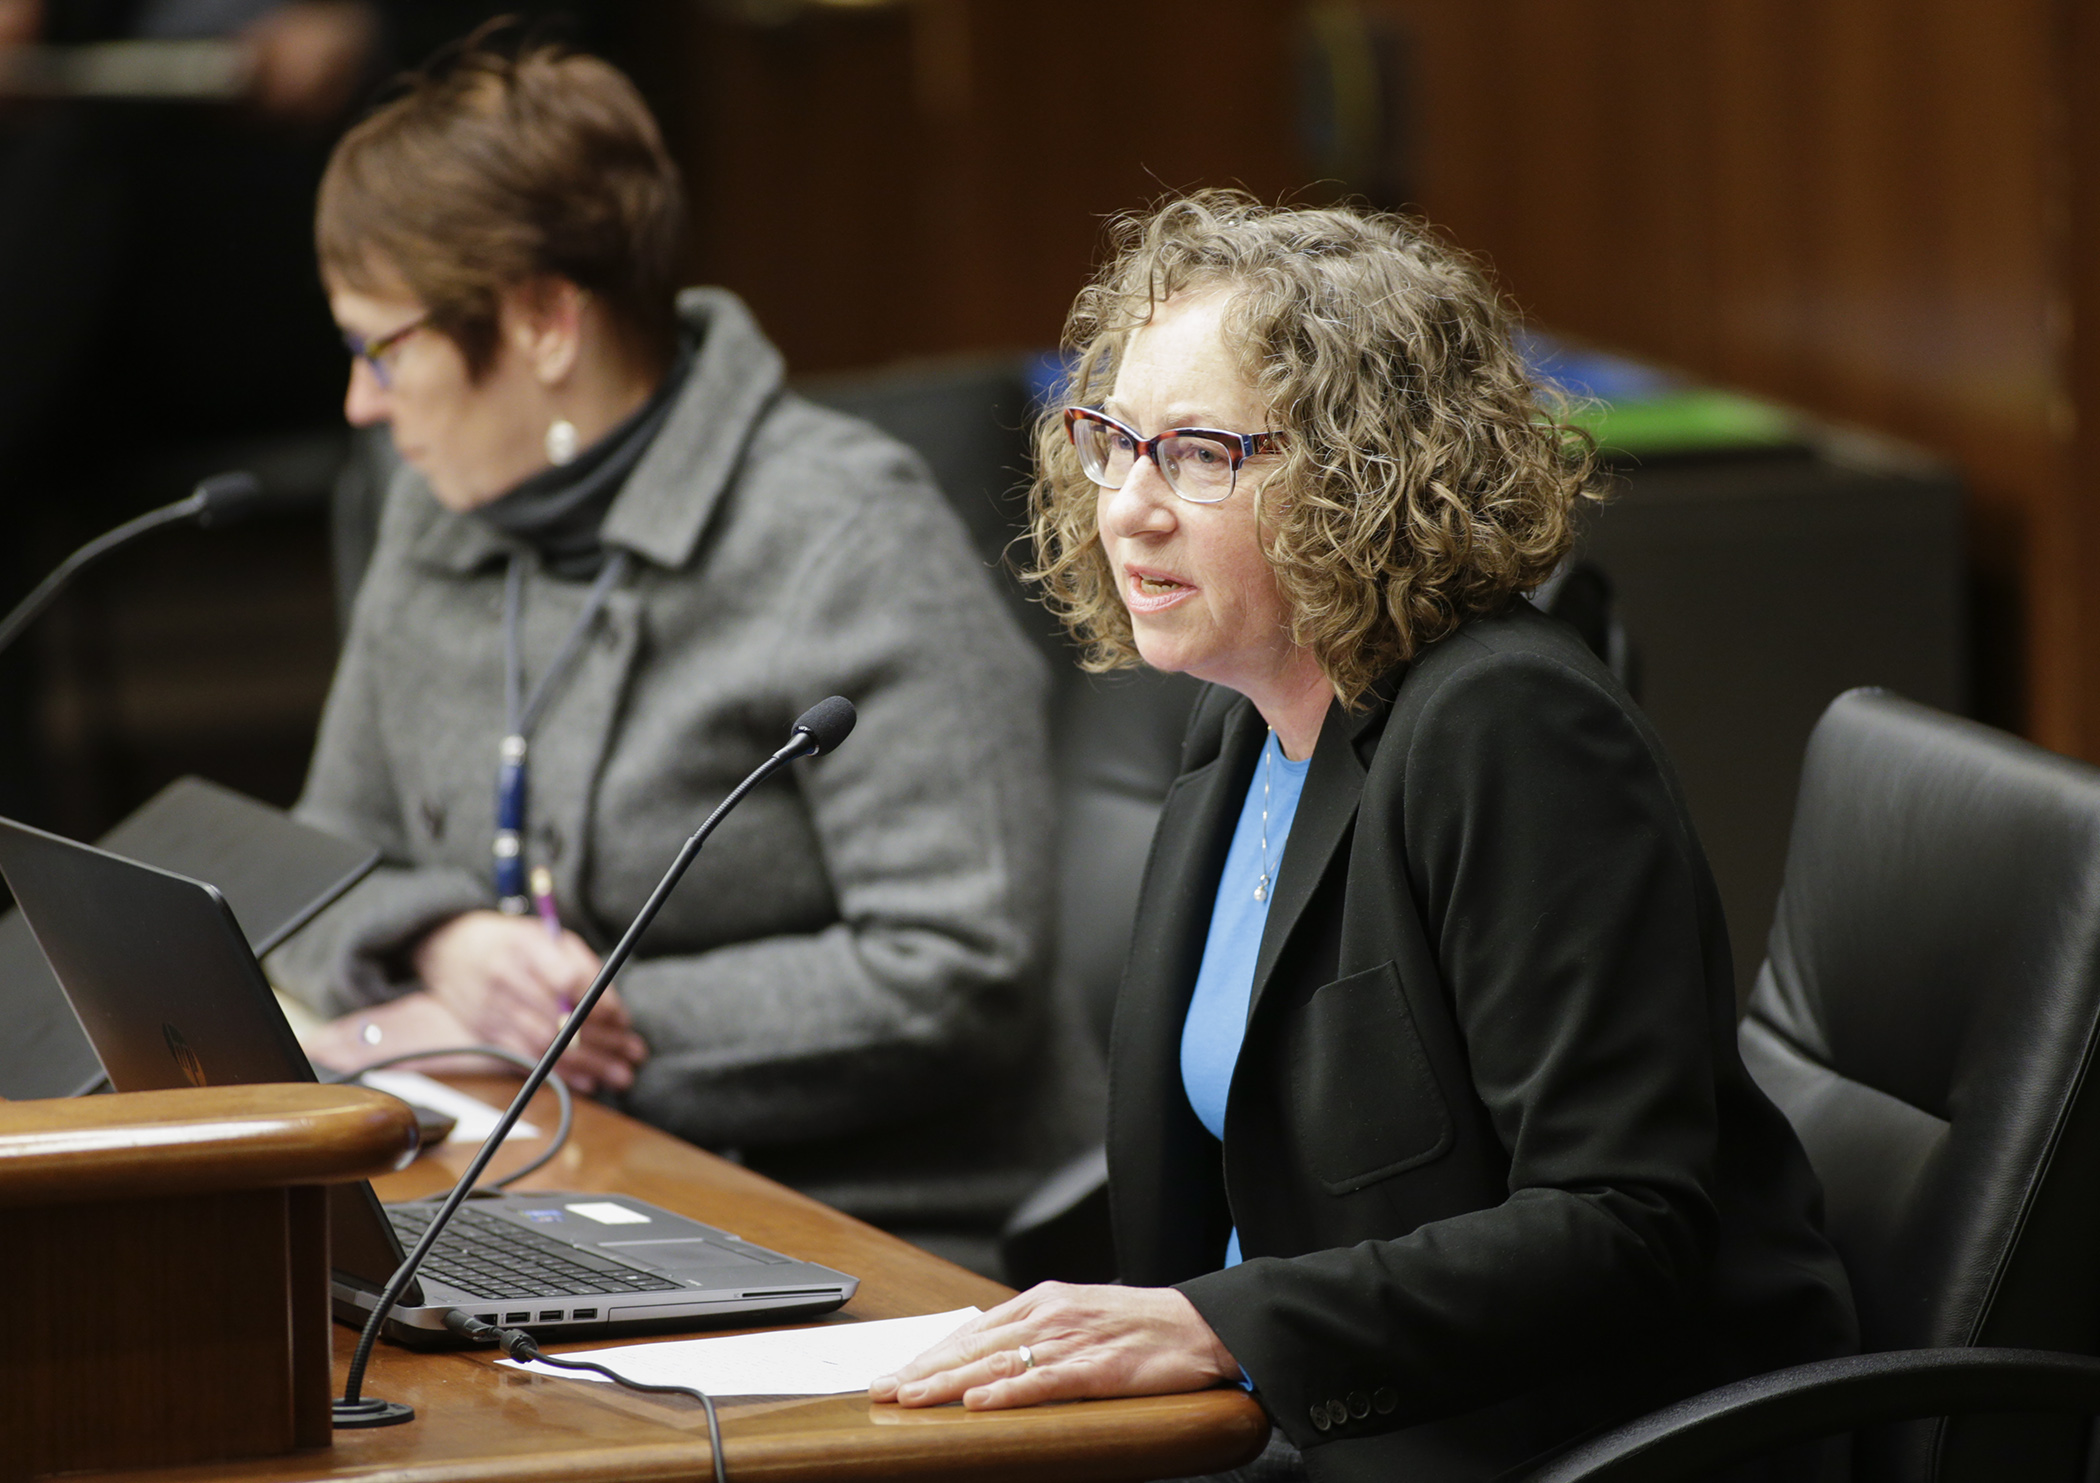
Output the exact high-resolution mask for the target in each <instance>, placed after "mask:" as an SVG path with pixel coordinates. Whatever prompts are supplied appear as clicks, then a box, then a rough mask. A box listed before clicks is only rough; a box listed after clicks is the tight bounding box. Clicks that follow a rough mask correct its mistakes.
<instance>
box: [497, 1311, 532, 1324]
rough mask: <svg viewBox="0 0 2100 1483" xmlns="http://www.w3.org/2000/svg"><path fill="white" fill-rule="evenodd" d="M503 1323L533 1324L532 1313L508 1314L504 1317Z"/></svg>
mask: <svg viewBox="0 0 2100 1483" xmlns="http://www.w3.org/2000/svg"><path fill="white" fill-rule="evenodd" d="M503 1321H504V1322H505V1323H530V1322H532V1315H531V1314H530V1313H506V1314H504V1315H503Z"/></svg>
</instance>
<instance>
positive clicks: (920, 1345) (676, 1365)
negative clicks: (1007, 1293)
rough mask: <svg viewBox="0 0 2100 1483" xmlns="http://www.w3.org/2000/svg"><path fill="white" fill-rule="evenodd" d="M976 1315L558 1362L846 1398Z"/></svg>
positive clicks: (737, 1388) (653, 1380)
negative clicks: (581, 1362)
mask: <svg viewBox="0 0 2100 1483" xmlns="http://www.w3.org/2000/svg"><path fill="white" fill-rule="evenodd" d="M981 1311H982V1310H980V1309H977V1308H958V1309H956V1310H955V1311H954V1312H953V1313H928V1314H925V1315H923V1316H922V1317H918V1318H879V1319H873V1320H871V1321H869V1322H867V1323H827V1324H820V1325H818V1326H817V1327H815V1328H801V1329H776V1330H774V1331H773V1332H771V1333H765V1334H737V1335H734V1336H733V1337H730V1338H727V1339H673V1340H671V1341H669V1342H668V1343H662V1344H627V1345H622V1346H621V1347H619V1348H617V1349H580V1350H574V1351H571V1352H569V1353H565V1354H563V1355H562V1356H561V1357H562V1358H563V1359H590V1360H596V1361H597V1362H598V1363H599V1364H602V1365H610V1366H611V1367H612V1368H613V1369H615V1370H618V1371H619V1372H620V1373H621V1374H622V1375H625V1376H627V1377H628V1378H629V1379H631V1380H639V1381H641V1382H642V1383H643V1384H645V1385H690V1386H691V1387H692V1388H693V1389H695V1390H704V1391H706V1392H707V1393H708V1394H709V1395H712V1396H728V1395H844V1394H845V1393H847V1392H848V1391H855V1390H866V1389H867V1388H868V1382H869V1381H871V1380H873V1379H874V1378H875V1377H876V1376H877V1375H888V1374H892V1373H894V1372H895V1371H896V1370H897V1368H898V1367H899V1366H900V1365H904V1364H907V1363H909V1362H910V1361H912V1360H914V1359H917V1358H918V1357H919V1356H920V1355H921V1354H924V1353H925V1352H926V1351H927V1350H929V1349H931V1348H932V1347H933V1346H934V1345H936V1344H938V1343H940V1341H941V1340H943V1339H945V1338H947V1337H948V1336H949V1335H950V1334H952V1333H954V1332H955V1331H956V1330H957V1329H959V1328H961V1327H962V1326H963V1325H964V1324H966V1323H968V1322H969V1321H970V1320H971V1319H973V1318H976V1317H977V1316H978V1315H979V1314H980V1312H981ZM499 1363H502V1364H506V1365H509V1366H510V1367H511V1368H512V1369H514V1370H530V1371H532V1373H533V1374H535V1375H546V1376H549V1377H551V1378H553V1379H556V1380H599V1381H603V1382H604V1383H605V1384H607V1385H610V1384H612V1383H613V1382H612V1381H610V1380H606V1379H605V1377H604V1376H603V1375H594V1374H592V1373H591V1372H590V1371H588V1370H557V1369H555V1368H554V1367H553V1366H552V1365H540V1364H529V1365H521V1364H519V1363H518V1362H517V1361H516V1360H514V1359H506V1360H502V1361H499Z"/></svg>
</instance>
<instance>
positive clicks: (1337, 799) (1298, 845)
mask: <svg viewBox="0 0 2100 1483" xmlns="http://www.w3.org/2000/svg"><path fill="white" fill-rule="evenodd" d="M1365 719H1366V718H1365V717H1364V716H1362V715H1361V714H1359V715H1357V716H1351V715H1350V714H1349V713H1348V712H1346V711H1344V710H1343V709H1342V708H1341V705H1340V704H1339V703H1336V704H1334V705H1330V706H1329V707H1328V708H1327V720H1326V722H1325V723H1324V724H1323V725H1322V726H1321V728H1320V740H1319V742H1318V743H1317V744H1316V745H1315V746H1314V748H1313V758H1312V766H1311V767H1310V768H1309V769H1307V771H1306V774H1305V791H1304V792H1303V793H1301V794H1299V796H1298V813H1297V816H1296V817H1295V818H1293V819H1292V821H1291V837H1290V839H1289V840H1288V841H1287V842H1286V843H1285V845H1284V848H1283V864H1282V865H1281V866H1280V867H1279V868H1278V870H1277V872H1276V894H1275V895H1274V896H1273V897H1272V898H1271V899H1270V902H1269V919H1268V922H1267V924H1266V925H1265V926H1264V927H1263V928H1262V934H1261V952H1260V954H1259V955H1258V956H1257V957H1256V958H1255V960H1254V991H1253V992H1252V993H1251V994H1250V995H1248V998H1247V1022H1248V1023H1249V1024H1252V1023H1253V1022H1254V1011H1255V1010H1256V1008H1258V1007H1259V1006H1260V1004H1261V996H1262V991H1263V990H1264V989H1265V988H1267V987H1268V983H1269V979H1270V977H1271V976H1272V975H1273V974H1274V973H1275V971H1276V962H1277V959H1278V958H1280V957H1281V956H1282V954H1283V945H1284V943H1286V942H1287V941H1289V939H1290V935H1291V931H1292V929H1293V928H1295V927H1296V926H1297V925H1298V919H1299V918H1300V917H1301V916H1303V915H1304V914H1305V908H1306V907H1307V906H1308V905H1310V904H1311V902H1312V898H1313V893H1314V892H1315V891H1316V890H1318V889H1319V885H1320V881H1321V879H1322V878H1323V877H1325V876H1326V874H1327V869H1328V865H1329V863H1330V862H1331V861H1332V860H1333V859H1334V854H1335V851H1336V850H1337V849H1338V848H1339V847H1340V845H1341V842H1342V840H1343V838H1344V837H1345V836H1346V835H1347V834H1348V832H1349V825H1350V823H1351V822H1352V821H1353V820H1354V819H1355V818H1356V806H1357V804H1358V803H1359V802H1360V801H1361V800H1362V798H1363V791H1364V765H1363V763H1362V761H1360V760H1359V759H1358V757H1357V752H1356V746H1355V740H1356V734H1357V733H1358V732H1359V731H1361V730H1362V729H1363V726H1364V723H1365Z"/></svg>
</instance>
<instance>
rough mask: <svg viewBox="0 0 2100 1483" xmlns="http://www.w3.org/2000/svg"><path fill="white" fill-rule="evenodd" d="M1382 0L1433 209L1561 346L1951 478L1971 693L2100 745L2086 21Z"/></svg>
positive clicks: (1983, 14) (2010, 720)
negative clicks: (2082, 182)
mask: <svg viewBox="0 0 2100 1483" xmlns="http://www.w3.org/2000/svg"><path fill="white" fill-rule="evenodd" d="M1367 5H1368V6H1369V8H1371V9H1372V10H1374V11H1375V12H1379V13H1383V14H1386V15H1389V16H1394V17H1398V18H1399V19H1400V20H1401V21H1402V22H1403V23H1404V24H1405V26H1406V28H1407V30H1408V32H1409V34H1410V36H1411V39H1412V44H1413V61H1414V65H1413V68H1412V70H1411V78H1412V81H1413V84H1414V94H1413V96H1412V98H1411V99H1410V100H1409V106H1410V107H1411V108H1412V109H1413V110H1414V112H1415V115H1416V130H1417V132H1416V138H1417V140H1418V144H1417V148H1418V150H1419V159H1418V160H1417V161H1416V164H1415V178H1416V179H1417V180H1418V181H1419V182H1420V190H1419V197H1420V204H1421V206H1422V209H1423V210H1424V211H1425V212H1426V213H1427V214H1428V215H1429V216H1430V217H1431V218H1432V219H1434V220H1436V221H1437V222H1439V223H1440V224H1441V225H1443V226H1445V227H1446V228H1447V229H1448V230H1449V231H1450V232H1451V234H1452V235H1453V236H1454V237H1456V238H1457V239H1458V240H1459V241H1461V242H1463V243H1465V244H1466V245H1468V246H1469V247H1471V248H1473V249H1475V250H1476V251H1480V252H1482V253H1484V254H1486V255H1487V256H1488V257H1489V258H1490V259H1491V260H1492V261H1493V263H1494V264H1495V266H1496V267H1497V268H1498V269H1499V270H1500V272H1501V274H1502V277H1503V279H1504V280H1505V282H1506V283H1507V284H1508V285H1509V286H1510V288H1511V289H1512V291H1513V292H1514V293H1515V294H1516V296H1517V297H1518V299H1519V300H1520V301H1521V302H1522V303H1523V304H1524V306H1525V307H1526V308H1527V309H1528V310H1529V311H1530V312H1532V313H1533V314H1534V315H1536V316H1537V317H1538V318H1539V319H1540V320H1542V321H1543V322H1545V323H1546V324H1548V325H1550V326H1552V327H1553V328H1556V329H1559V330H1563V331H1567V332H1571V333H1574V334H1577V335H1581V336H1584V337H1587V338H1590V339H1593V340H1595V341H1597V342H1600V343H1602V344H1605V345H1608V346H1612V347H1617V348H1622V349H1626V350H1629V351H1633V352H1636V353H1639V354H1642V355H1645V356H1649V357H1653V358H1656V359H1659V360H1662V361H1665V362H1669V363H1672V364H1675V365H1678V366H1681V367H1684V368H1685V369H1687V370H1691V371H1694V372H1697V373H1700V374H1703V375H1707V376H1711V377H1714V378H1717V379H1719V380H1723V381H1726V382H1729V383H1733V384H1735V385H1739V386H1743V387H1748V388H1751V389H1754V390H1758V391H1761V392H1765V393H1768V394H1770V395H1772V396H1775V397H1778V398H1780V399H1782V400H1785V401H1788V402H1792V403H1795V404H1797V405H1800V406H1803V407H1807V408H1809V409H1811V410H1813V411H1816V412H1818V413H1822V414H1824V415H1827V416H1830V417H1833V418H1837V419H1840V420H1843V421H1848V422H1854V423H1858V424H1861V425H1864V426H1867V427H1870V428H1875V429H1879V430H1882V431H1885V432H1888V433H1892V434H1895V435H1897V436H1900V437H1903V438H1907V439H1910V440H1912V441H1914V442H1917V443H1920V444H1922V445H1924V446H1926V447H1928V448H1932V449H1934V450H1936V451H1938V452H1941V453H1943V454H1945V455H1947V456H1948V457H1950V458H1952V459H1953V460H1955V461H1956V462H1957V463H1958V464H1959V465H1960V466H1961V468H1962V469H1963V471H1964V473H1965V475H1966V476H1967V479H1968V482H1969V485H1970V488H1971V491H1972V495H1971V499H1972V504H1971V520H1970V529H1971V545H1972V550H1973V553H1974V560H1975V563H1976V572H1977V577H1978V585H1977V593H1976V595H1977V600H1978V617H1979V620H1980V621H1979V630H1978V637H1979V652H1978V654H1977V655H1976V660H1977V665H1976V670H1977V675H1978V683H1979V691H1980V693H1979V696H1978V700H1979V703H1980V705H1981V707H1982V709H1983V710H1984V712H1985V713H1986V714H1987V715H1989V716H1990V717H1991V719H1994V720H1998V721H2000V722H2002V723H2005V724H2011V725H2014V726H2019V727H2022V728H2024V729H2026V730H2027V731H2028V732H2029V733H2030V734H2031V735H2033V736H2035V737H2036V738H2037V739H2039V740H2042V741H2044V742H2046V743H2047V744H2049V745H2051V746H2054V747H2058V748H2060V749H2063V750H2067V751H2074V752H2080V753H2083V754H2085V755H2089V756H2100V654H2095V657H2094V658H2093V659H2087V658H2085V657H2084V656H2086V655H2088V654H2089V653H2093V652H2094V651H2095V650H2096V649H2100V643H2096V630H2095V628H2094V626H2093V622H2092V619H2091V618H2090V617H2089V616H2088V615H2087V614H2086V613H2085V611H2084V603H2083V601H2082V591H2083V586H2084V581H2083V574H2084V568H2085V566H2086V563H2085V562H2084V561H2083V560H2081V559H2078V557H2077V555H2076V552H2077V549H2078V541H2077V536H2076V530H2075V528H2074V527H2075V521H2074V520H2073V516H2074V513H2075V511H2076V509H2077V508H2078V507H2079V504H2080V499H2081V496H2080V494H2079V492H2078V491H2077V490H2076V489H2075V487H2074V481H2073V480H2072V479H2071V478H2070V460H2069V459H2068V457H2067V453H2068V449H2069V440H2070V438H2071V435H2072V430H2073V428H2074V426H2075V425H2076V422H2077V418H2076V416H2075V412H2076V407H2075V399H2074V390H2075V388H2074V387H2073V386H2072V385H2071V384H2070V382H2069V381H2068V379H2067V375H2066V371H2067V365H2068V360H2067V356H2068V352H2069V345H2070V337H2071V335H2072V332H2073V330H2074V322H2073V317H2072V314H2071V312H2070V300H2069V297H2068V294H2067V290H2068V287H2069V285H2068V284H2067V283H2066V281H2065V274H2066V266H2067V255H2068V253H2069V249H2070V247H2071V243H2070V240H2069V234H2068V232H2067V220H2068V218H2067V212H2068V207H2069V203H2068V200H2067V197H2066V185H2067V181H2068V179H2069V175H2070V168H2069V167H2070V163H2071V160H2070V156H2069V154H2068V153H2067V152H2066V150H2065V148H2064V115H2063V110H2064V107H2065V97H2066V90H2067V85H2068V82H2069V80H2070V76H2071V71H2070V69H2069V67H2068V66H2067V64H2066V59H2065V52H2064V40H2065V34H2064V33H2065V23H2066V22H2065V18H2066V16H2067V15H2068V14H2069V13H2070V12H2071V11H2072V10H2073V9H2077V8H2079V7H2077V6H2075V5H2074V4H2073V3H2072V0H1468V3H1465V4H1453V3H1447V0H1367ZM2086 241H2087V242H2088V243H2091V244H2093V245H2094V246H2096V247H2100V241H2096V239H2093V238H2091V237H2087V238H2086Z"/></svg>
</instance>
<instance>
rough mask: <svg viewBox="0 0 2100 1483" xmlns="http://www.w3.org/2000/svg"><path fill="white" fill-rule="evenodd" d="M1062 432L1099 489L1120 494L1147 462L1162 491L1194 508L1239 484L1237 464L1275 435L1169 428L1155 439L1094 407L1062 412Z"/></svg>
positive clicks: (1219, 497) (1269, 443)
mask: <svg viewBox="0 0 2100 1483" xmlns="http://www.w3.org/2000/svg"><path fill="white" fill-rule="evenodd" d="M1065 433H1066V435H1067V436H1069V437H1070V438H1071V440H1072V446H1073V448H1075V449H1077V450H1078V453H1079V466H1080V467H1081V468H1082V469H1084V470H1086V476H1087V477H1088V478H1089V479H1091V480H1093V481H1094V482H1095V483H1096V484H1098V485H1100V486H1101V487H1102V488H1103V489H1121V488H1122V487H1123V482H1124V481H1125V480H1126V479H1128V478H1129V477H1130V471H1131V470H1132V469H1133V468H1135V467H1137V462H1138V460H1139V459H1141V458H1149V459H1151V460H1152V465H1153V467H1154V468H1156V469H1158V470H1159V473H1160V477H1161V478H1163V479H1165V480H1166V481H1167V488H1169V489H1171V490H1173V491H1174V493H1175V494H1176V495H1178V496H1180V497H1181V498H1182V499H1185V500H1187V501H1188V502H1189V503H1190V504H1193V505H1214V504H1217V503H1218V502H1219V501H1220V500H1222V499H1225V498H1226V497H1227V496H1229V495H1230V494H1231V493H1232V491H1233V487H1234V485H1236V484H1237V483H1238V482H1239V475H1240V465H1241V464H1243V463H1245V462H1246V461H1247V460H1248V459H1250V458H1252V457H1254V456H1255V455H1256V454H1257V453H1265V452H1267V451H1268V450H1269V449H1270V447H1271V446H1273V445H1274V443H1275V441H1276V439H1277V438H1279V437H1280V436H1282V435H1281V434H1280V433H1274V432H1266V433H1233V432H1224V431H1221V430H1220V429H1218V428H1214V427H1170V428H1168V429H1167V430H1166V431H1165V432H1163V433H1161V434H1160V435H1159V436H1158V437H1155V438H1145V437H1140V436H1138V432H1137V429H1136V428H1133V427H1129V426H1126V425H1125V424H1123V423H1120V422H1118V421H1116V419H1115V418H1113V417H1111V416H1109V415H1108V414H1107V413H1106V412H1102V411H1099V410H1097V409H1096V408H1093V407H1067V408H1065Z"/></svg>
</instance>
